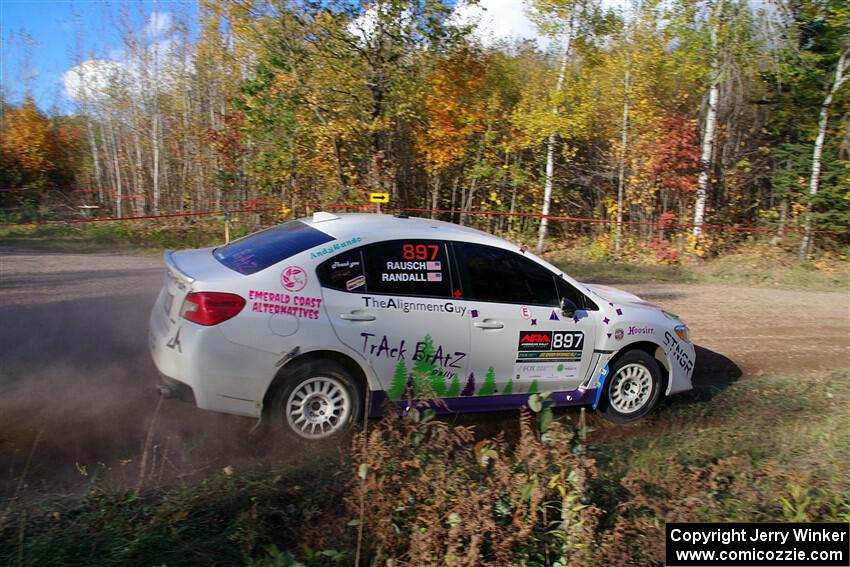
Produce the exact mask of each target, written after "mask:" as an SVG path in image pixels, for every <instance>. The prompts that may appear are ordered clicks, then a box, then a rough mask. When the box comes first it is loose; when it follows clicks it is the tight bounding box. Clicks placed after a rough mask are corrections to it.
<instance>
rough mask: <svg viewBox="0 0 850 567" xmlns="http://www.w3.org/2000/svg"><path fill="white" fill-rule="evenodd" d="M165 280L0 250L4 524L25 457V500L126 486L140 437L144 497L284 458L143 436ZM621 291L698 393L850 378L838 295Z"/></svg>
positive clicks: (257, 448) (174, 435)
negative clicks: (672, 329) (651, 314)
mask: <svg viewBox="0 0 850 567" xmlns="http://www.w3.org/2000/svg"><path fill="white" fill-rule="evenodd" d="M161 280H162V264H161V261H160V259H159V257H150V256H138V257H136V256H120V255H107V254H68V253H56V252H32V251H25V250H16V249H12V248H0V344H2V345H3V347H2V350H1V351H0V388H2V395H0V511H2V507H3V497H8V496H11V495H13V494H15V493H16V492H18V484H19V481H20V478H21V476H22V473H23V471H24V469H25V468H26V463H27V460H28V458H29V457H30V455H32V461H31V464H30V466H29V468H28V470H26V475H25V477H24V482H23V483H22V484H21V492H24V491H26V492H39V493H44V492H65V491H72V490H78V489H80V488H82V487H85V486H88V485H90V484H91V483H93V482H99V483H105V484H106V485H107V486H115V487H127V486H136V485H137V483H138V482H139V477H140V462H139V455H140V454H142V449H143V445H144V442H145V439H146V435H147V434H148V432H149V431H150V432H151V433H152V435H151V437H150V442H151V447H152V448H151V450H150V451H149V452H148V454H149V455H150V460H149V461H148V462H147V463H146V467H145V468H146V470H147V471H148V473H147V474H146V476H145V478H144V483H145V485H147V486H149V485H151V484H156V483H158V482H162V481H163V479H166V480H168V481H170V482H182V481H185V480H186V479H189V478H191V476H193V475H195V474H206V473H208V472H210V471H214V470H216V469H220V468H221V467H224V466H226V465H232V466H233V467H234V468H236V469H240V468H242V467H247V466H251V467H257V466H268V465H271V464H274V463H275V462H280V461H281V460H285V459H287V458H291V451H280V450H276V449H275V447H274V445H273V444H269V443H267V442H264V441H263V440H262V438H259V439H258V438H257V437H256V436H250V435H248V431H249V430H250V428H251V427H252V426H253V423H254V422H253V421H252V420H248V419H243V418H238V417H233V416H226V415H219V414H214V413H209V412H204V411H201V410H198V409H196V408H194V407H192V406H190V405H188V404H183V403H179V402H176V401H170V400H166V401H165V402H164V403H163V404H162V406H161V408H160V412H159V414H158V416H157V418H156V423H155V427H153V428H151V427H150V424H151V419H152V417H153V415H154V412H155V408H156V407H157V403H158V397H157V395H156V393H155V391H154V390H153V385H154V384H155V381H156V373H155V370H154V367H153V364H152V362H151V361H150V358H149V356H148V353H147V348H146V340H147V319H148V314H149V312H150V307H151V305H152V304H153V301H154V299H155V296H156V293H157V292H158V290H159V287H160V284H161ZM605 283H611V282H605ZM619 287H622V288H624V289H627V290H629V291H632V292H634V293H637V294H639V295H640V296H641V297H643V298H644V299H646V300H648V301H653V302H656V303H658V304H660V305H663V306H664V307H665V309H667V310H668V311H672V312H674V313H677V314H678V315H680V316H681V317H682V318H683V319H684V320H685V321H687V322H688V324H689V326H690V327H691V332H692V338H693V340H694V342H695V343H696V344H697V345H699V347H701V348H700V349H699V352H698V361H697V369H696V374H695V380H696V381H697V382H700V383H703V384H706V383H709V384H710V383H712V382H715V381H717V382H725V381H729V379H735V378H738V376H740V379H749V378H754V377H758V376H761V375H764V374H776V373H794V372H799V371H805V370H824V369H841V368H844V369H846V368H848V365H850V297H848V294H847V292H846V291H836V292H808V291H793V290H777V289H763V288H742V287H730V286H718V285H669V284H639V285H638V284H623V285H620V286H619ZM282 453H288V455H287V454H282ZM151 461H153V462H151ZM151 471H152V472H151Z"/></svg>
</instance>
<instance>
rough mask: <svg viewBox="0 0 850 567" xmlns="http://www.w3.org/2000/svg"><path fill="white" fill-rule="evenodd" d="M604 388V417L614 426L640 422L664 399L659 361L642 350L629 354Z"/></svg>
mask: <svg viewBox="0 0 850 567" xmlns="http://www.w3.org/2000/svg"><path fill="white" fill-rule="evenodd" d="M604 388H605V402H604V405H603V407H602V410H601V411H602V415H603V416H605V418H606V419H607V420H609V421H612V422H614V423H630V422H632V421H637V420H638V419H640V418H642V417H644V416H645V415H646V414H648V413H649V412H650V411H651V410H652V408H653V407H655V404H656V403H658V399H659V398H660V397H661V369H660V368H659V367H658V361H656V360H655V359H654V358H653V357H651V356H650V355H649V354H647V353H645V352H644V351H642V350H633V351H629V352H627V353H626V354H624V355H623V356H621V357H620V358H618V359H617V361H616V362H615V363H614V364H613V366H612V368H611V371H610V372H609V378H608V379H607V380H606V381H605V385H604Z"/></svg>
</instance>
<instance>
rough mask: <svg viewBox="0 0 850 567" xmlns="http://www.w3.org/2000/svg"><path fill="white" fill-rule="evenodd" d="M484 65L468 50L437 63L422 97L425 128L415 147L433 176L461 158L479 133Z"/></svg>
mask: <svg viewBox="0 0 850 567" xmlns="http://www.w3.org/2000/svg"><path fill="white" fill-rule="evenodd" d="M485 72H486V64H485V62H483V61H481V60H480V59H477V58H476V57H475V54H474V53H472V52H470V51H469V50H463V51H459V52H456V53H454V54H452V55H450V56H449V57H446V58H444V59H441V60H439V61H438V62H437V63H436V65H435V69H434V71H433V73H432V76H431V77H430V81H429V87H430V88H429V92H428V94H427V95H426V97H425V126H424V127H423V128H421V129H419V130H418V131H417V136H416V146H417V150H418V151H419V152H421V153H422V155H423V157H424V161H425V167H426V169H427V170H428V172H429V173H430V174H432V175H434V174H437V173H439V172H440V171H442V170H444V169H446V168H447V167H449V166H450V165H451V164H452V163H454V162H456V161H457V160H459V159H461V158H462V157H463V156H464V153H465V151H466V146H467V145H468V143H469V140H470V138H472V136H473V135H474V134H476V133H478V132H480V131H481V130H482V123H483V118H484V104H483V101H482V100H481V98H480V92H481V89H482V85H483V83H484V76H485Z"/></svg>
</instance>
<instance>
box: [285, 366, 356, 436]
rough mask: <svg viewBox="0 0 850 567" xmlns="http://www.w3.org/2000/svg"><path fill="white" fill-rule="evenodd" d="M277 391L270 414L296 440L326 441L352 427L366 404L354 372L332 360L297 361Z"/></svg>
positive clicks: (286, 433)
mask: <svg viewBox="0 0 850 567" xmlns="http://www.w3.org/2000/svg"><path fill="white" fill-rule="evenodd" d="M284 380H285V383H284V386H283V387H282V388H281V389H280V390H278V392H277V393H276V394H275V396H274V398H273V400H272V404H271V407H270V411H269V414H270V415H269V417H270V418H271V420H272V421H273V423H274V425H275V428H276V429H281V430H282V431H283V433H284V435H285V436H286V437H287V438H289V439H291V440H295V441H307V442H310V441H323V440H327V439H331V438H334V437H337V436H340V435H342V434H343V433H345V432H346V431H348V430H349V429H350V428H351V425H352V424H353V423H355V422H356V421H357V420H358V419H359V418H360V416H361V415H362V414H361V413H360V412H361V411H362V408H363V394H362V392H361V389H360V388H359V387H358V385H357V383H356V382H355V380H354V379H353V378H352V376H351V374H350V373H349V372H348V370H346V369H345V368H344V367H343V366H342V365H340V364H338V363H336V362H333V361H311V362H306V363H302V364H298V365H297V366H296V367H294V368H292V369H291V370H290V371H289V372H288V373H287V375H286V376H285V378H284Z"/></svg>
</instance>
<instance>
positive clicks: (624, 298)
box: [584, 283, 661, 309]
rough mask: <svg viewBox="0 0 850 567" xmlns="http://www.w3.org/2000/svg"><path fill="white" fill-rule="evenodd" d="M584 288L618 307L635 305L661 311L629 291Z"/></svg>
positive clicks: (610, 288) (606, 287)
mask: <svg viewBox="0 0 850 567" xmlns="http://www.w3.org/2000/svg"><path fill="white" fill-rule="evenodd" d="M584 286H585V287H587V288H588V289H589V290H590V291H592V292H593V293H595V294H596V295H598V296H599V297H601V298H602V299H604V300H605V301H609V302H611V303H616V304H618V305H633V306H637V307H650V308H653V309H661V308H660V307H659V306H657V305H655V304H654V303H649V302H648V301H644V300H643V299H641V298H640V297H638V296H637V295H635V294H633V293H629V292H628V291H623V290H622V289H618V288H616V287H610V286H607V285H599V284H587V283H586V284H584Z"/></svg>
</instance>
